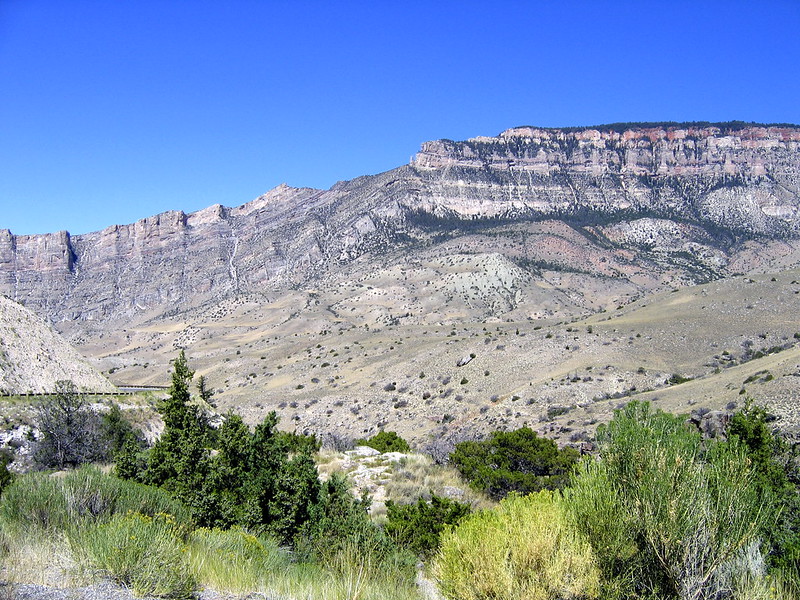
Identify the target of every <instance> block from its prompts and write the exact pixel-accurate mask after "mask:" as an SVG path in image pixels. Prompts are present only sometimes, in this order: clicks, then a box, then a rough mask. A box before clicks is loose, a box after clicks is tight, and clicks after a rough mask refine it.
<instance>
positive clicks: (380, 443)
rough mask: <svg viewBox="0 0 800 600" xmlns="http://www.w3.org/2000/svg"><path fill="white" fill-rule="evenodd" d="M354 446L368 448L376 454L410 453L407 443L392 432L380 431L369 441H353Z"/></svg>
mask: <svg viewBox="0 0 800 600" xmlns="http://www.w3.org/2000/svg"><path fill="white" fill-rule="evenodd" d="M355 444H356V446H369V447H370V448H375V450H377V451H378V452H402V453H404V454H406V453H408V452H411V448H410V446H409V445H408V442H407V441H405V440H404V439H403V438H401V437H400V436H399V435H397V433H395V432H394V431H380V432H378V433H376V434H375V435H373V436H372V437H371V438H369V439H360V440H356V441H355Z"/></svg>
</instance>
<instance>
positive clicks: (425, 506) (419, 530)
mask: <svg viewBox="0 0 800 600" xmlns="http://www.w3.org/2000/svg"><path fill="white" fill-rule="evenodd" d="M470 512H471V509H470V506H469V504H461V503H460V502H456V501H455V500H450V499H449V498H444V497H442V496H437V495H436V494H433V493H432V494H431V499H430V501H425V500H424V499H423V498H420V499H419V500H417V502H416V504H395V503H394V502H392V501H391V500H389V501H387V502H386V515H387V522H386V525H385V526H384V530H385V531H386V533H387V534H388V535H389V536H390V537H391V538H392V539H394V540H395V541H396V542H397V543H398V544H400V545H401V546H403V547H404V548H407V549H409V550H410V551H411V552H413V553H414V554H416V555H417V556H419V557H422V558H428V557H429V556H431V555H432V554H433V553H434V552H436V551H437V550H438V549H439V536H440V535H441V533H442V531H444V529H445V528H446V527H447V526H448V525H449V526H452V525H456V524H458V522H459V521H461V519H463V518H464V517H466V516H467V515H468V514H469V513H470Z"/></svg>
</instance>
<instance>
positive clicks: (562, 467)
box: [450, 427, 578, 500]
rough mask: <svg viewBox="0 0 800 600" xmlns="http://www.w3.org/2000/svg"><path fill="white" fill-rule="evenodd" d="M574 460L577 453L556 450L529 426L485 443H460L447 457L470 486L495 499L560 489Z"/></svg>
mask: <svg viewBox="0 0 800 600" xmlns="http://www.w3.org/2000/svg"><path fill="white" fill-rule="evenodd" d="M577 460H578V452H577V450H575V449H574V448H569V447H565V448H563V449H559V448H558V446H557V445H556V443H555V442H554V441H553V440H549V439H547V438H542V437H539V436H538V435H537V434H536V432H535V431H533V430H531V429H530V428H529V427H522V428H521V429H517V430H515V431H509V432H505V431H495V432H494V433H492V435H491V436H490V437H489V439H487V440H484V441H467V442H460V443H458V444H456V447H455V449H454V450H453V452H452V453H451V454H450V463H451V464H452V465H453V466H454V467H455V468H456V469H458V470H459V471H460V472H461V474H462V475H463V476H464V478H465V479H466V480H467V481H468V482H469V483H470V485H471V486H473V487H474V488H475V489H478V490H482V491H485V492H486V493H487V494H488V495H489V496H490V497H491V498H494V499H495V500H499V499H501V498H504V497H505V496H506V495H507V494H508V493H510V492H517V493H520V494H527V493H531V492H537V491H540V490H544V489H547V490H555V489H560V488H563V487H564V486H565V485H566V484H567V482H568V481H569V477H570V474H571V473H572V470H573V469H574V467H575V464H576V463H577Z"/></svg>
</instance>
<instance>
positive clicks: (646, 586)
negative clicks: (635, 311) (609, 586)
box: [566, 402, 774, 600]
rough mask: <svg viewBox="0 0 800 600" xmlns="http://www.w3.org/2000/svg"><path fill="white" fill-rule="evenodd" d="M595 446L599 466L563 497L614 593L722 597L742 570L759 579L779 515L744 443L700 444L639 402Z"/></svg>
mask: <svg viewBox="0 0 800 600" xmlns="http://www.w3.org/2000/svg"><path fill="white" fill-rule="evenodd" d="M597 438H598V444H599V447H600V454H601V461H600V462H599V463H597V464H596V465H584V466H583V467H582V468H581V469H580V470H579V471H578V474H577V476H576V477H575V479H574V481H573V485H572V489H571V490H570V491H569V492H568V493H567V494H566V497H567V501H568V505H569V507H570V509H571V510H572V511H574V517H575V520H574V522H575V523H576V525H577V526H578V527H579V528H580V530H581V531H582V533H584V534H585V535H586V536H587V538H588V539H589V541H590V542H591V543H592V545H593V547H594V549H595V551H596V552H597V554H598V556H599V559H598V563H599V565H600V566H601V568H602V569H603V571H604V574H605V575H606V577H607V578H611V579H612V580H613V581H614V584H615V585H616V586H617V587H618V588H619V587H622V588H625V586H630V585H632V586H634V587H635V591H636V592H637V593H640V594H653V593H654V594H656V595H661V596H665V597H675V598H682V599H687V600H688V599H696V598H717V597H725V595H724V594H725V590H730V589H732V587H733V586H734V576H736V577H738V576H741V575H742V574H743V573H742V569H744V568H745V567H744V566H742V565H745V564H747V565H749V566H748V567H747V568H748V569H752V570H753V572H754V573H755V570H756V567H757V563H758V557H759V556H760V553H759V550H758V536H759V533H760V532H761V531H762V530H763V527H764V526H765V525H766V524H768V523H770V522H771V523H774V513H773V511H772V508H771V499H770V498H769V497H764V496H763V495H761V494H759V493H758V491H757V489H756V487H755V486H754V485H753V481H754V476H753V471H752V470H751V467H750V461H749V459H748V458H747V456H746V453H745V452H744V449H743V447H742V444H740V443H739V442H738V441H737V440H735V439H732V440H731V441H730V442H724V443H723V442H717V441H709V442H708V443H704V442H703V440H702V438H701V436H700V434H699V433H698V432H697V431H696V430H694V429H691V428H689V427H688V426H687V425H686V423H685V421H684V419H683V418H681V417H676V416H672V415H669V414H666V413H663V412H661V411H653V410H651V409H650V406H649V405H648V404H647V403H638V402H631V403H629V404H628V405H627V406H626V407H625V408H624V409H622V410H620V411H617V412H616V414H615V416H614V419H613V420H612V421H611V422H610V423H609V424H608V425H607V426H605V427H600V428H598V434H597ZM604 488H605V492H604V491H603V489H604ZM747 557H755V558H752V559H749V558H748V559H747V560H745V558H747Z"/></svg>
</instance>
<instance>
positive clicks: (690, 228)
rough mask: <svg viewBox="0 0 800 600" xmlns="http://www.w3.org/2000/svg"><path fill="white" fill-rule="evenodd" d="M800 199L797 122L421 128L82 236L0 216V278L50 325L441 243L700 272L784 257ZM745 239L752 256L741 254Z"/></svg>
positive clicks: (638, 279)
mask: <svg viewBox="0 0 800 600" xmlns="http://www.w3.org/2000/svg"><path fill="white" fill-rule="evenodd" d="M799 210H800V128H797V127H758V126H739V125H728V126H724V125H723V126H670V127H661V126H652V127H651V126H642V127H631V128H623V127H614V126H608V127H601V128H595V129H581V130H566V129H537V128H532V127H520V128H515V129H510V130H508V131H505V132H503V133H502V134H500V135H499V136H498V137H493V138H475V139H472V140H468V141H464V142H453V141H448V140H439V141H435V142H427V143H425V144H423V146H422V149H421V151H420V152H419V154H418V155H417V156H416V158H415V159H413V160H412V162H411V163H410V164H409V165H406V166H402V167H399V168H397V169H394V170H392V171H388V172H386V173H382V174H379V175H375V176H368V177H361V178H358V179H355V180H352V181H348V182H342V183H339V184H337V185H336V186H334V187H333V188H331V189H330V190H324V191H323V190H314V189H294V188H289V187H288V186H280V187H278V188H276V189H274V190H272V191H270V192H268V193H267V194H265V195H264V196H262V197H260V198H258V199H256V200H254V201H252V202H250V203H248V204H244V205H242V206H239V207H236V208H227V207H223V206H220V205H217V206H212V207H209V208H207V209H204V210H201V211H199V212H196V213H192V214H188V215H187V214H184V213H181V212H166V213H162V214H160V215H156V216H154V217H150V218H147V219H144V220H141V221H139V222H137V223H134V224H132V225H115V226H112V227H109V228H107V229H104V230H103V231H99V232H94V233H90V234H86V235H79V236H70V235H69V234H68V233H67V232H59V233H54V234H48V235H41V236H15V235H13V234H12V233H11V232H9V231H8V230H0V292H1V293H4V294H7V295H8V296H10V297H12V298H14V299H17V300H19V301H20V302H23V303H24V304H25V305H26V306H28V307H30V308H32V309H34V310H35V311H37V312H38V313H40V314H42V315H46V316H47V317H48V318H50V319H51V320H52V321H53V322H55V323H57V324H58V323H62V324H65V323H70V322H76V321H77V322H83V323H87V322H94V323H103V322H106V321H109V320H114V321H115V322H120V321H130V320H131V319H135V320H138V321H141V322H145V321H147V320H148V319H154V318H155V319H157V318H160V317H161V316H164V315H167V314H171V313H174V312H175V311H181V310H190V309H192V308H193V307H198V306H201V305H207V304H209V303H213V302H220V301H221V300H223V299H226V298H233V297H237V296H239V295H243V294H253V293H265V292H269V291H271V290H286V289H291V288H298V287H299V288H302V287H306V288H307V287H313V286H315V285H317V284H318V283H319V282H321V281H325V280H330V278H331V277H335V276H336V274H337V273H342V272H345V271H347V272H351V271H352V270H353V269H357V268H359V266H358V265H368V264H370V262H372V264H378V263H383V262H386V261H388V262H389V263H391V262H392V261H394V262H397V261H403V260H406V261H407V260H409V259H410V258H413V257H415V256H419V255H420V253H423V252H427V253H428V254H431V253H432V254H436V251H435V249H436V248H441V249H442V250H441V253H447V252H453V248H454V246H453V244H455V240H462V242H461V243H460V245H458V252H461V253H467V254H469V253H479V252H484V253H485V252H490V253H492V252H493V253H499V254H500V255H503V256H505V257H506V258H508V259H510V260H512V261H513V262H514V263H515V264H517V265H520V266H521V267H522V268H525V269H527V270H528V271H529V272H531V273H533V274H535V275H537V274H540V273H541V272H542V271H543V270H548V269H549V270H562V271H567V272H572V273H586V274H588V275H591V276H593V277H617V278H623V279H625V280H626V281H630V282H633V285H638V286H641V285H645V284H644V283H642V282H643V281H645V280H647V281H649V282H650V283H653V282H656V283H657V282H661V283H663V282H664V281H673V280H676V279H677V280H688V281H697V280H705V279H710V278H714V277H717V276H720V275H724V274H725V273H726V272H727V271H728V270H730V269H731V268H733V265H735V268H736V269H739V270H747V269H748V268H755V267H758V268H761V269H764V268H769V267H770V265H773V264H775V261H776V260H777V261H780V260H782V261H783V263H781V264H784V263H789V264H794V263H793V262H792V261H796V259H797V250H798V245H797V242H796V240H797V238H798V234H800V219H798V211H799ZM536 223H538V224H539V225H536V227H537V228H538V229H537V230H536V232H534V233H531V232H530V231H528V230H526V231H524V232H523V231H521V230H520V227H522V228H523V229H525V227H528V225H524V224H536ZM504 228H505V229H504ZM478 234H480V235H482V236H483V237H480V235H479V237H480V239H478V238H476V237H475V236H476V235H478ZM574 234H577V238H578V239H577V240H576V239H574ZM470 236H471V237H470ZM492 240H494V241H492ZM447 244H450V245H449V246H448V245H447ZM476 244H477V245H476ZM753 244H758V245H759V251H758V252H757V253H752V252H751V254H752V255H753V256H755V254H757V255H758V256H759V264H758V265H755V264H754V263H753V262H752V260H750V262H748V260H749V259H747V258H746V257H745V258H743V256H745V254H743V253H746V252H747V251H750V250H751V249H752V246H753ZM359 261H360V262H359ZM648 285H649V284H648ZM512 296H513V293H512ZM506 304H508V303H507V302H506ZM512 304H513V303H512ZM492 305H493V304H492V303H491V302H489V303H487V304H486V306H492ZM512 308H513V307H512ZM487 310H488V309H487ZM479 316H480V315H479Z"/></svg>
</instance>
